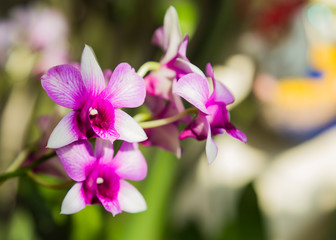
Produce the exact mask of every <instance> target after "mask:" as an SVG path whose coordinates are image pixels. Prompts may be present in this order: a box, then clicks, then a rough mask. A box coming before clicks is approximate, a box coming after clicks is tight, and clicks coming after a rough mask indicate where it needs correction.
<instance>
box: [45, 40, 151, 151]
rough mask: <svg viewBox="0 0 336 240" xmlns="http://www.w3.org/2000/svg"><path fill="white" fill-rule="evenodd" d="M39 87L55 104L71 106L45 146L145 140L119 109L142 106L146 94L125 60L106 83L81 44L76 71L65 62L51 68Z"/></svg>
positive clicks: (92, 57)
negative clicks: (95, 140) (93, 140)
mask: <svg viewBox="0 0 336 240" xmlns="http://www.w3.org/2000/svg"><path fill="white" fill-rule="evenodd" d="M42 87H43V88H44V90H45V91H46V92H47V94H48V95H49V97H50V98H51V99H52V100H53V101H54V102H55V103H57V104H59V105H61V106H63V107H67V108H70V109H73V111H71V112H70V113H68V115H66V116H65V117H64V118H63V119H62V120H61V121H60V123H59V124H58V125H57V126H56V128H55V129H54V131H53V132H52V133H51V136H50V138H49V141H48V145H47V147H49V148H59V147H62V146H65V145H67V144H70V143H72V142H74V141H76V140H78V139H87V138H91V137H100V138H103V139H105V140H109V141H111V142H113V141H114V140H116V139H121V140H125V141H127V142H140V141H144V140H146V139H147V136H146V134H145V132H144V131H143V129H142V128H141V127H140V126H139V124H138V123H137V122H136V121H135V120H134V119H133V118H132V117H131V116H129V115H128V114H127V113H125V112H124V111H122V110H120V109H119V108H121V107H126V108H134V107H138V106H140V105H142V104H143V102H144V99H145V95H146V90H145V83H144V80H143V79H142V78H141V77H140V76H139V75H137V74H136V73H135V71H134V69H132V68H131V66H130V65H129V64H127V63H121V64H119V65H118V66H117V67H116V68H115V70H114V71H113V73H112V75H111V77H110V81H109V83H108V84H106V82H105V78H104V74H103V72H102V70H101V68H100V67H99V65H98V62H97V60H96V58H95V56H94V53H93V51H92V50H91V48H90V47H88V46H85V48H84V51H83V54H82V59H81V69H80V71H79V70H78V69H77V68H76V67H73V66H71V65H67V64H65V65H60V66H56V67H53V68H51V69H49V71H48V73H47V74H45V75H44V76H42Z"/></svg>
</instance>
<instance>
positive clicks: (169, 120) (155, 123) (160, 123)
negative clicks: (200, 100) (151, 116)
mask: <svg viewBox="0 0 336 240" xmlns="http://www.w3.org/2000/svg"><path fill="white" fill-rule="evenodd" d="M197 112H198V109H197V108H194V107H192V108H188V109H186V110H185V111H184V112H182V113H180V114H177V115H175V116H172V117H169V118H163V119H158V120H152V121H147V122H140V123H139V125H140V126H141V127H142V128H143V129H147V128H156V127H161V126H164V125H167V124H169V123H173V122H175V121H177V120H180V119H181V118H184V117H185V116H187V115H188V114H191V113H197Z"/></svg>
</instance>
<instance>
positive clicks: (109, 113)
mask: <svg viewBox="0 0 336 240" xmlns="http://www.w3.org/2000/svg"><path fill="white" fill-rule="evenodd" d="M89 111H90V112H89V119H90V123H91V127H92V129H93V131H94V132H95V134H97V135H98V136H99V137H101V138H103V139H105V140H109V141H111V142H113V141H114V140H116V139H118V138H119V134H118V133H117V131H116V129H115V109H114V107H113V106H112V104H111V103H110V102H109V101H107V100H104V99H98V100H97V101H96V102H94V103H93V104H92V106H91V110H90V109H89Z"/></svg>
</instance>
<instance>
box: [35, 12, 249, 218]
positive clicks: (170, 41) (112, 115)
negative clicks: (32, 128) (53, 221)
mask: <svg viewBox="0 0 336 240" xmlns="http://www.w3.org/2000/svg"><path fill="white" fill-rule="evenodd" d="M153 42H154V44H156V45H158V46H159V47H161V48H162V49H163V51H164V55H163V57H162V58H161V60H160V62H147V63H145V64H144V65H143V66H142V67H141V68H140V69H139V71H138V72H135V70H134V69H133V68H132V67H131V66H130V65H129V64H128V63H120V64H119V65H118V66H117V67H116V68H115V69H114V70H113V71H111V70H106V71H104V72H103V71H102V69H101V68H100V66H99V64H98V62H97V60H96V58H95V55H94V52H93V50H92V49H91V48H90V47H89V46H85V48H84V51H83V54H82V58H81V64H80V67H78V66H75V65H70V64H64V65H59V66H55V67H52V68H51V69H49V71H48V72H47V73H46V74H45V75H44V76H42V79H41V81H42V87H43V88H44V90H45V91H46V92H47V94H48V95H49V97H50V98H51V99H52V100H53V101H54V102H55V103H56V104H58V105H60V106H63V107H66V108H69V109H72V111H70V112H69V113H68V114H67V115H66V116H65V117H64V118H63V119H62V120H61V121H60V122H59V123H58V125H57V126H56V128H55V129H54V130H53V132H52V133H51V136H50V138H49V141H48V145H47V147H49V148H53V149H56V153H57V155H58V156H59V158H60V160H61V162H62V164H63V166H64V169H65V171H66V172H67V174H68V175H69V176H70V178H71V179H73V180H74V181H75V182H76V183H75V185H74V186H73V187H72V188H71V189H70V191H69V192H68V194H67V195H66V197H65V199H64V201H63V204H62V210H61V213H64V214H72V213H75V212H78V211H80V210H81V209H83V208H84V207H85V206H86V205H90V204H101V205H103V206H104V208H105V209H106V210H107V211H109V212H111V213H112V214H113V215H116V214H118V213H121V212H122V211H126V212H140V211H143V210H145V209H146V203H145V200H144V198H143V196H142V195H141V194H140V193H139V191H138V190H137V189H136V188H135V187H133V186H132V185H131V184H130V183H128V182H127V181H125V180H124V179H128V180H134V181H139V180H142V179H144V178H145V177H146V174H147V164H146V160H145V158H144V156H143V155H142V153H141V151H140V150H139V146H138V143H141V144H143V145H144V146H158V147H161V148H163V149H165V150H168V151H171V152H173V153H174V154H176V155H177V157H180V156H181V147H180V143H179V142H180V140H182V139H185V138H190V137H191V138H195V139H197V140H206V155H207V158H208V161H209V163H212V162H213V161H214V160H215V158H216V155H217V145H216V144H215V142H214V140H213V136H214V135H217V134H223V133H225V132H227V133H228V134H229V135H231V136H233V137H234V138H237V139H239V140H240V141H242V142H245V141H246V136H245V135H244V133H243V132H241V131H240V130H238V129H237V128H236V127H235V126H234V125H233V124H232V123H231V122H230V115H229V112H228V110H227V105H229V104H231V103H232V102H233V101H234V97H233V95H232V94H231V93H230V91H229V90H228V89H227V88H226V87H225V86H224V85H223V84H222V83H220V82H218V81H217V80H216V79H215V76H214V72H213V70H212V67H211V65H210V64H208V65H207V66H206V72H205V74H204V73H203V72H202V71H201V70H200V69H199V68H198V67H196V66H195V65H193V64H192V63H191V62H190V61H189V60H188V58H187V56H186V50H187V45H188V36H185V37H184V38H182V35H181V30H180V27H179V22H178V16H177V12H176V10H175V9H174V8H173V7H170V8H169V9H168V11H167V13H166V15H165V18H164V25H163V27H161V28H159V29H157V30H156V31H155V33H154V37H153ZM182 99H184V100H185V101H186V102H188V105H193V106H192V107H190V108H185V106H184V101H183V100H182ZM186 102H185V103H186ZM142 105H145V106H146V107H147V108H148V110H149V112H150V114H149V115H148V116H145V114H139V115H137V116H135V117H134V118H133V117H131V116H130V115H129V114H128V113H126V112H125V111H124V110H123V109H124V108H138V107H140V106H142ZM144 116H145V117H144ZM135 119H136V120H135ZM181 129H182V130H181ZM92 138H95V139H96V140H95V141H89V139H92ZM116 140H121V141H122V144H121V146H120V148H119V149H118V151H116V154H114V152H115V151H114V150H115V148H116V147H115V146H114V143H115V141H116ZM92 143H94V145H95V151H93V147H92V145H91V144H92Z"/></svg>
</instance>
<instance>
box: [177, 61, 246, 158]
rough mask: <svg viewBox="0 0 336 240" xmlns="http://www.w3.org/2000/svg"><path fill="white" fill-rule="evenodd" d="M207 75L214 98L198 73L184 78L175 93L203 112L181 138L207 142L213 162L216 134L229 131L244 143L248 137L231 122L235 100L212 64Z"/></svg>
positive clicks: (200, 112)
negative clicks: (230, 106) (231, 106)
mask: <svg viewBox="0 0 336 240" xmlns="http://www.w3.org/2000/svg"><path fill="white" fill-rule="evenodd" d="M206 75H207V76H208V77H209V78H211V79H212V84H213V92H212V94H211V95H210V87H209V83H208V81H207V79H206V78H205V77H204V76H201V75H199V74H197V73H190V74H187V75H185V76H183V77H182V78H180V79H179V81H177V82H175V84H174V86H173V92H174V93H175V94H177V95H179V96H181V97H182V98H184V99H185V100H187V101H188V102H190V103H191V104H192V105H194V106H195V107H196V108H198V109H199V113H198V115H197V117H196V118H195V119H194V120H193V121H192V122H191V123H190V124H189V125H188V126H187V127H186V129H185V130H183V131H182V133H181V134H180V139H185V138H188V137H193V138H196V139H197V140H204V139H207V141H206V154H207V158H208V161H209V163H212V162H213V161H214V160H215V158H216V156H217V151H218V149H217V145H216V144H215V142H214V140H213V139H212V136H213V135H216V134H222V133H224V132H227V133H228V134H229V135H231V136H232V137H234V138H237V139H239V140H240V141H242V142H246V140H247V138H246V136H245V134H244V133H243V132H241V131H240V130H239V129H237V128H236V127H235V126H234V125H233V124H232V123H231V122H230V116H229V112H228V110H227V108H226V106H227V105H228V104H230V103H232V102H233V101H234V97H233V96H232V94H231V93H230V91H229V90H228V89H227V88H226V87H225V86H224V85H223V84H222V83H220V82H218V81H216V80H215V77H214V73H213V70H212V67H211V65H210V64H208V65H207V67H206Z"/></svg>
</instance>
